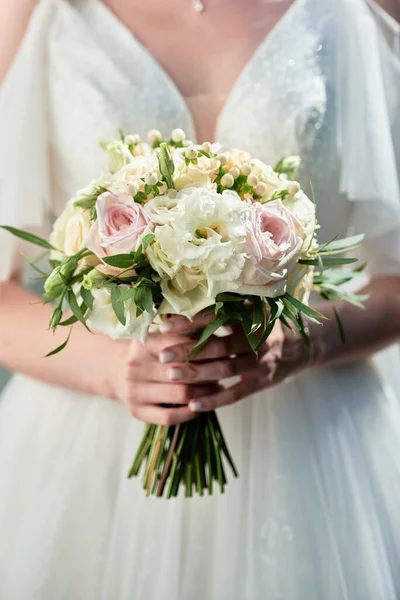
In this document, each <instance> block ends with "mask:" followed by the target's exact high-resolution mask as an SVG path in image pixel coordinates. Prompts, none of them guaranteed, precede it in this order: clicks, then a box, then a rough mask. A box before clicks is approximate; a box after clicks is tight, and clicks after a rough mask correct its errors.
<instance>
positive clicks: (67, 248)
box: [50, 199, 98, 262]
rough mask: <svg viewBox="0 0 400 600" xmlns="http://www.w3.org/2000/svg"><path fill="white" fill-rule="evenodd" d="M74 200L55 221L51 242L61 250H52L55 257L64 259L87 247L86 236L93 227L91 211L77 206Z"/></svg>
mask: <svg viewBox="0 0 400 600" xmlns="http://www.w3.org/2000/svg"><path fill="white" fill-rule="evenodd" d="M74 200H75V199H72V200H70V201H69V202H68V204H67V206H66V207H65V210H64V211H63V213H62V214H61V215H60V216H59V217H58V219H57V220H56V221H55V223H54V226H53V231H52V233H51V235H50V244H51V245H52V246H54V247H55V248H57V250H61V252H52V258H53V259H58V260H63V259H64V258H65V256H72V255H74V254H77V253H78V252H79V251H80V250H82V249H83V248H84V247H85V243H86V238H87V236H88V234H89V231H90V230H91V228H92V225H93V223H92V221H91V220H90V213H89V211H88V210H83V209H82V208H77V207H75V206H74ZM61 253H64V254H65V256H63V254H61ZM97 262H98V261H97Z"/></svg>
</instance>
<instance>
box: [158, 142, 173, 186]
mask: <svg viewBox="0 0 400 600" xmlns="http://www.w3.org/2000/svg"><path fill="white" fill-rule="evenodd" d="M159 162H160V173H161V175H162V176H163V178H164V179H165V181H166V183H167V185H168V187H169V188H171V189H172V188H173V187H174V181H173V179H172V175H173V174H174V171H175V165H174V161H173V160H172V158H171V154H170V151H169V149H168V144H166V143H165V142H163V143H162V144H160V156H159Z"/></svg>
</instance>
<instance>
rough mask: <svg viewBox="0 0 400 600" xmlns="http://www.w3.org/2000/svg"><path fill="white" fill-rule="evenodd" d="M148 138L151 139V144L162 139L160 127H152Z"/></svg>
mask: <svg viewBox="0 0 400 600" xmlns="http://www.w3.org/2000/svg"><path fill="white" fill-rule="evenodd" d="M147 139H148V140H149V142H150V144H156V143H157V142H159V141H160V140H162V135H161V132H160V131H158V129H150V131H149V132H148V134H147Z"/></svg>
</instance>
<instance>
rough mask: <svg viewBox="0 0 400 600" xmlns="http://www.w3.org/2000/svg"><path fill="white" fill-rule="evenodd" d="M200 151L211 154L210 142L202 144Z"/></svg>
mask: <svg viewBox="0 0 400 600" xmlns="http://www.w3.org/2000/svg"><path fill="white" fill-rule="evenodd" d="M201 149H202V150H203V152H211V144H210V142H204V143H203V144H202V145H201Z"/></svg>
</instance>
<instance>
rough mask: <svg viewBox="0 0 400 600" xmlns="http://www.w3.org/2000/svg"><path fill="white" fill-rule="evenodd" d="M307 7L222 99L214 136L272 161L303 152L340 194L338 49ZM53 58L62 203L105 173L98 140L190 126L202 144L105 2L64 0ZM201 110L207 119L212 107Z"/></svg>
mask: <svg viewBox="0 0 400 600" xmlns="http://www.w3.org/2000/svg"><path fill="white" fill-rule="evenodd" d="M306 4H308V3H307V2H304V0H297V2H296V3H295V7H294V9H293V10H291V11H290V12H289V13H287V15H286V16H285V17H284V18H283V19H282V20H281V21H280V23H279V24H278V25H277V26H276V27H275V29H274V30H273V31H272V32H271V33H270V35H269V36H267V38H266V39H265V40H264V41H263V42H262V43H261V45H259V47H258V50H257V51H256V53H255V54H254V55H253V56H252V58H251V59H250V60H249V61H248V62H247V64H246V65H245V67H244V68H243V69H242V71H241V73H240V75H239V77H238V78H237V80H236V82H234V84H233V89H232V90H231V91H230V92H229V93H228V96H227V97H226V98H223V99H222V100H221V96H219V97H217V96H216V99H215V102H216V103H217V104H218V103H219V110H218V111H217V112H218V113H219V115H218V117H217V127H216V137H217V138H218V139H219V140H220V141H221V142H222V143H224V144H227V145H229V146H232V147H242V148H243V149H246V150H249V151H250V152H252V153H253V154H254V155H255V156H258V157H259V158H262V159H264V160H266V161H268V162H274V161H276V160H278V159H279V158H280V157H281V156H282V155H284V154H291V153H297V152H299V153H301V154H302V155H303V158H304V161H305V162H304V173H305V177H307V180H308V181H309V180H310V179H313V181H314V185H315V184H316V186H317V188H318V178H319V173H320V172H321V171H322V169H323V172H324V185H325V186H328V187H329V188H331V189H332V187H333V188H334V187H335V186H332V179H333V178H335V177H336V163H335V160H333V158H334V137H335V133H334V130H333V129H334V120H335V118H334V98H333V97H332V94H333V91H334V86H333V80H332V73H333V67H332V50H331V48H330V40H329V36H327V35H326V32H327V28H326V24H324V22H323V20H321V22H319V24H318V26H316V25H315V23H313V22H312V16H311V15H310V14H309V12H308V11H307V10H306ZM325 19H326V20H327V19H328V15H325ZM48 52H49V115H50V127H51V134H52V135H51V140H52V151H53V152H52V153H53V163H54V171H55V180H56V181H57V182H58V188H59V199H60V200H59V201H60V202H63V201H64V199H63V196H65V194H66V195H70V194H72V193H73V192H74V191H75V190H76V188H78V187H81V186H83V185H85V184H87V182H88V180H90V179H91V178H92V177H94V176H96V175H97V174H98V173H99V170H102V169H103V168H104V167H105V158H104V157H103V154H102V152H101V150H100V148H99V146H98V144H99V142H100V141H101V140H104V139H107V138H114V137H115V136H116V132H117V131H118V129H119V128H121V129H123V130H125V131H130V132H138V133H140V134H141V135H142V136H145V135H146V132H147V131H148V130H149V129H151V128H153V127H156V128H158V129H160V130H161V131H162V132H163V134H164V135H168V134H169V132H170V131H171V130H172V129H173V128H175V127H182V128H183V129H185V130H186V131H187V134H188V136H189V137H190V138H191V139H195V138H196V127H195V120H194V118H193V114H192V113H191V111H190V108H191V107H193V103H192V102H191V101H190V99H189V102H188V101H186V100H185V98H184V95H183V94H182V92H181V91H180V90H179V89H178V87H177V85H176V84H175V82H174V80H173V79H172V77H171V76H170V75H169V74H168V72H167V71H166V69H165V68H164V67H163V66H162V65H161V64H160V62H159V61H157V60H156V59H155V58H154V57H153V56H152V55H151V54H150V53H149V52H148V51H147V50H146V49H145V47H144V46H143V45H142V44H141V43H140V42H139V41H138V40H137V39H136V38H134V37H132V35H131V33H130V32H129V31H128V29H126V28H125V27H124V26H122V25H121V23H120V22H119V21H118V20H117V19H116V18H115V17H114V16H113V15H112V14H111V13H109V12H106V11H105V7H104V5H101V3H100V2H98V0H85V2H84V3H83V5H80V7H79V9H78V3H77V4H76V5H74V4H72V6H71V4H70V3H67V2H64V1H63V0H62V10H60V11H59V12H58V15H57V16H56V18H55V21H54V23H53V27H52V31H51V34H50V39H49V47H48ZM220 67H221V71H222V70H223V65H222V64H221V65H220ZM194 68H195V65H193V69H194ZM210 69H211V67H210ZM212 70H213V71H214V68H213V69H212ZM215 72H218V69H217V70H216V71H215ZM192 100H193V99H192ZM203 111H205V115H206V117H207V114H208V117H209V113H210V111H208V113H207V102H206V105H204V104H203ZM209 118H210V117H209ZM336 187H337V186H336ZM321 191H322V192H323V193H324V192H325V190H321Z"/></svg>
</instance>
